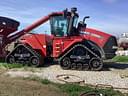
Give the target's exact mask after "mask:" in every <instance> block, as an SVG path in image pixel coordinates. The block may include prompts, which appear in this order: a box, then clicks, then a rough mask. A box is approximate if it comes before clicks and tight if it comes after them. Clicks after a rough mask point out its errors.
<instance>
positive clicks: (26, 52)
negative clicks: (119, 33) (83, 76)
mask: <svg viewBox="0 0 128 96" xmlns="http://www.w3.org/2000/svg"><path fill="white" fill-rule="evenodd" d="M76 11H77V9H76V8H72V9H71V11H68V10H64V11H62V12H55V13H51V14H49V15H48V16H45V17H43V18H41V19H40V20H38V21H37V22H35V23H33V24H32V25H30V26H28V27H26V28H25V29H23V30H21V31H19V32H16V33H15V34H13V35H11V36H6V37H7V38H6V40H5V43H4V44H8V43H10V42H12V41H14V40H16V39H18V38H19V37H21V36H22V37H21V38H20V39H19V40H18V43H17V44H16V47H15V48H14V50H13V51H12V52H10V53H9V54H8V55H7V57H6V61H7V62H8V63H25V64H30V65H33V66H41V65H43V64H44V63H45V60H46V59H48V58H52V59H53V60H56V61H58V62H59V64H60V66H61V67H62V68H63V69H79V70H101V69H102V67H103V59H111V58H112V57H114V56H115V51H116V49H114V47H115V46H117V42H116V38H115V37H114V36H112V35H109V34H106V33H104V32H101V31H97V30H94V29H91V28H86V23H85V20H86V19H87V18H89V16H86V17H84V19H83V21H80V22H79V23H78V24H77V20H78V17H79V15H78V13H76ZM48 20H49V21H50V27H51V34H52V35H46V34H35V33H29V34H26V33H28V32H30V31H31V30H33V29H34V28H36V27H37V26H39V25H41V24H43V23H45V22H46V21H48ZM15 23H17V22H15ZM17 25H18V24H17ZM5 29H6V28H5ZM25 34H26V35H25ZM23 35H24V36H23Z"/></svg>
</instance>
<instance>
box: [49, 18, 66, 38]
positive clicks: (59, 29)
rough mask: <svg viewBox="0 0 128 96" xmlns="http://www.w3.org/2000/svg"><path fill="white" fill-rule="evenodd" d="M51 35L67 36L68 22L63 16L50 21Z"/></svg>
mask: <svg viewBox="0 0 128 96" xmlns="http://www.w3.org/2000/svg"><path fill="white" fill-rule="evenodd" d="M50 23H51V33H52V34H53V35H54V36H60V37H61V36H66V35H67V28H68V21H67V19H66V18H64V17H63V16H54V17H52V18H51V19H50Z"/></svg>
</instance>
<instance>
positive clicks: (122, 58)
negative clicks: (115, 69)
mask: <svg viewBox="0 0 128 96" xmlns="http://www.w3.org/2000/svg"><path fill="white" fill-rule="evenodd" d="M112 60H113V61H114V62H128V56H116V57H114V58H113V59H112Z"/></svg>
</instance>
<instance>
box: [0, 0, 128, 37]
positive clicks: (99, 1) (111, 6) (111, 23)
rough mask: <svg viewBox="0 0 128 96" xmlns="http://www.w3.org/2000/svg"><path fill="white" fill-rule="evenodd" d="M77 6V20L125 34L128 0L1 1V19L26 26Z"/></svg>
mask: <svg viewBox="0 0 128 96" xmlns="http://www.w3.org/2000/svg"><path fill="white" fill-rule="evenodd" d="M71 7H77V8H78V12H79V15H80V20H82V18H83V17H84V16H88V15H89V16H90V17H91V18H90V19H89V20H87V23H88V27H92V28H96V29H98V30H102V31H104V32H107V33H110V34H113V35H120V34H121V33H123V32H128V0H1V1H0V16H6V17H11V18H13V19H16V20H18V21H20V23H21V27H24V26H27V25H29V24H31V23H32V22H34V21H36V20H37V19H39V18H41V17H42V16H45V15H47V14H48V13H50V12H55V11H62V10H64V9H65V8H71Z"/></svg>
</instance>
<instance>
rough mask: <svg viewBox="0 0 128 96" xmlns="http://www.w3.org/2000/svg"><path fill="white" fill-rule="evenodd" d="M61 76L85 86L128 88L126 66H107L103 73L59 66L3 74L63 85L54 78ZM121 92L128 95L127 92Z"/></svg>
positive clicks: (127, 66) (17, 70)
mask: <svg viewBox="0 0 128 96" xmlns="http://www.w3.org/2000/svg"><path fill="white" fill-rule="evenodd" d="M62 74H70V75H75V76H78V77H80V78H81V80H84V82H85V84H92V85H97V84H107V85H112V86H113V87H115V88H128V65H127V64H124V65H123V64H116V65H115V64H113V65H112V64H110V65H109V64H108V65H106V66H105V68H104V70H103V71H96V72H95V71H75V70H62V69H61V68H60V66H59V65H51V66H48V67H44V68H30V69H27V70H25V69H12V70H9V71H7V72H6V73H5V75H9V76H11V77H31V76H37V77H39V78H42V79H44V78H45V79H48V80H50V81H52V82H57V83H64V82H62V81H59V80H58V79H57V78H56V76H57V75H62ZM74 81H75V80H74ZM122 92H126V93H128V90H123V91H122Z"/></svg>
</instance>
